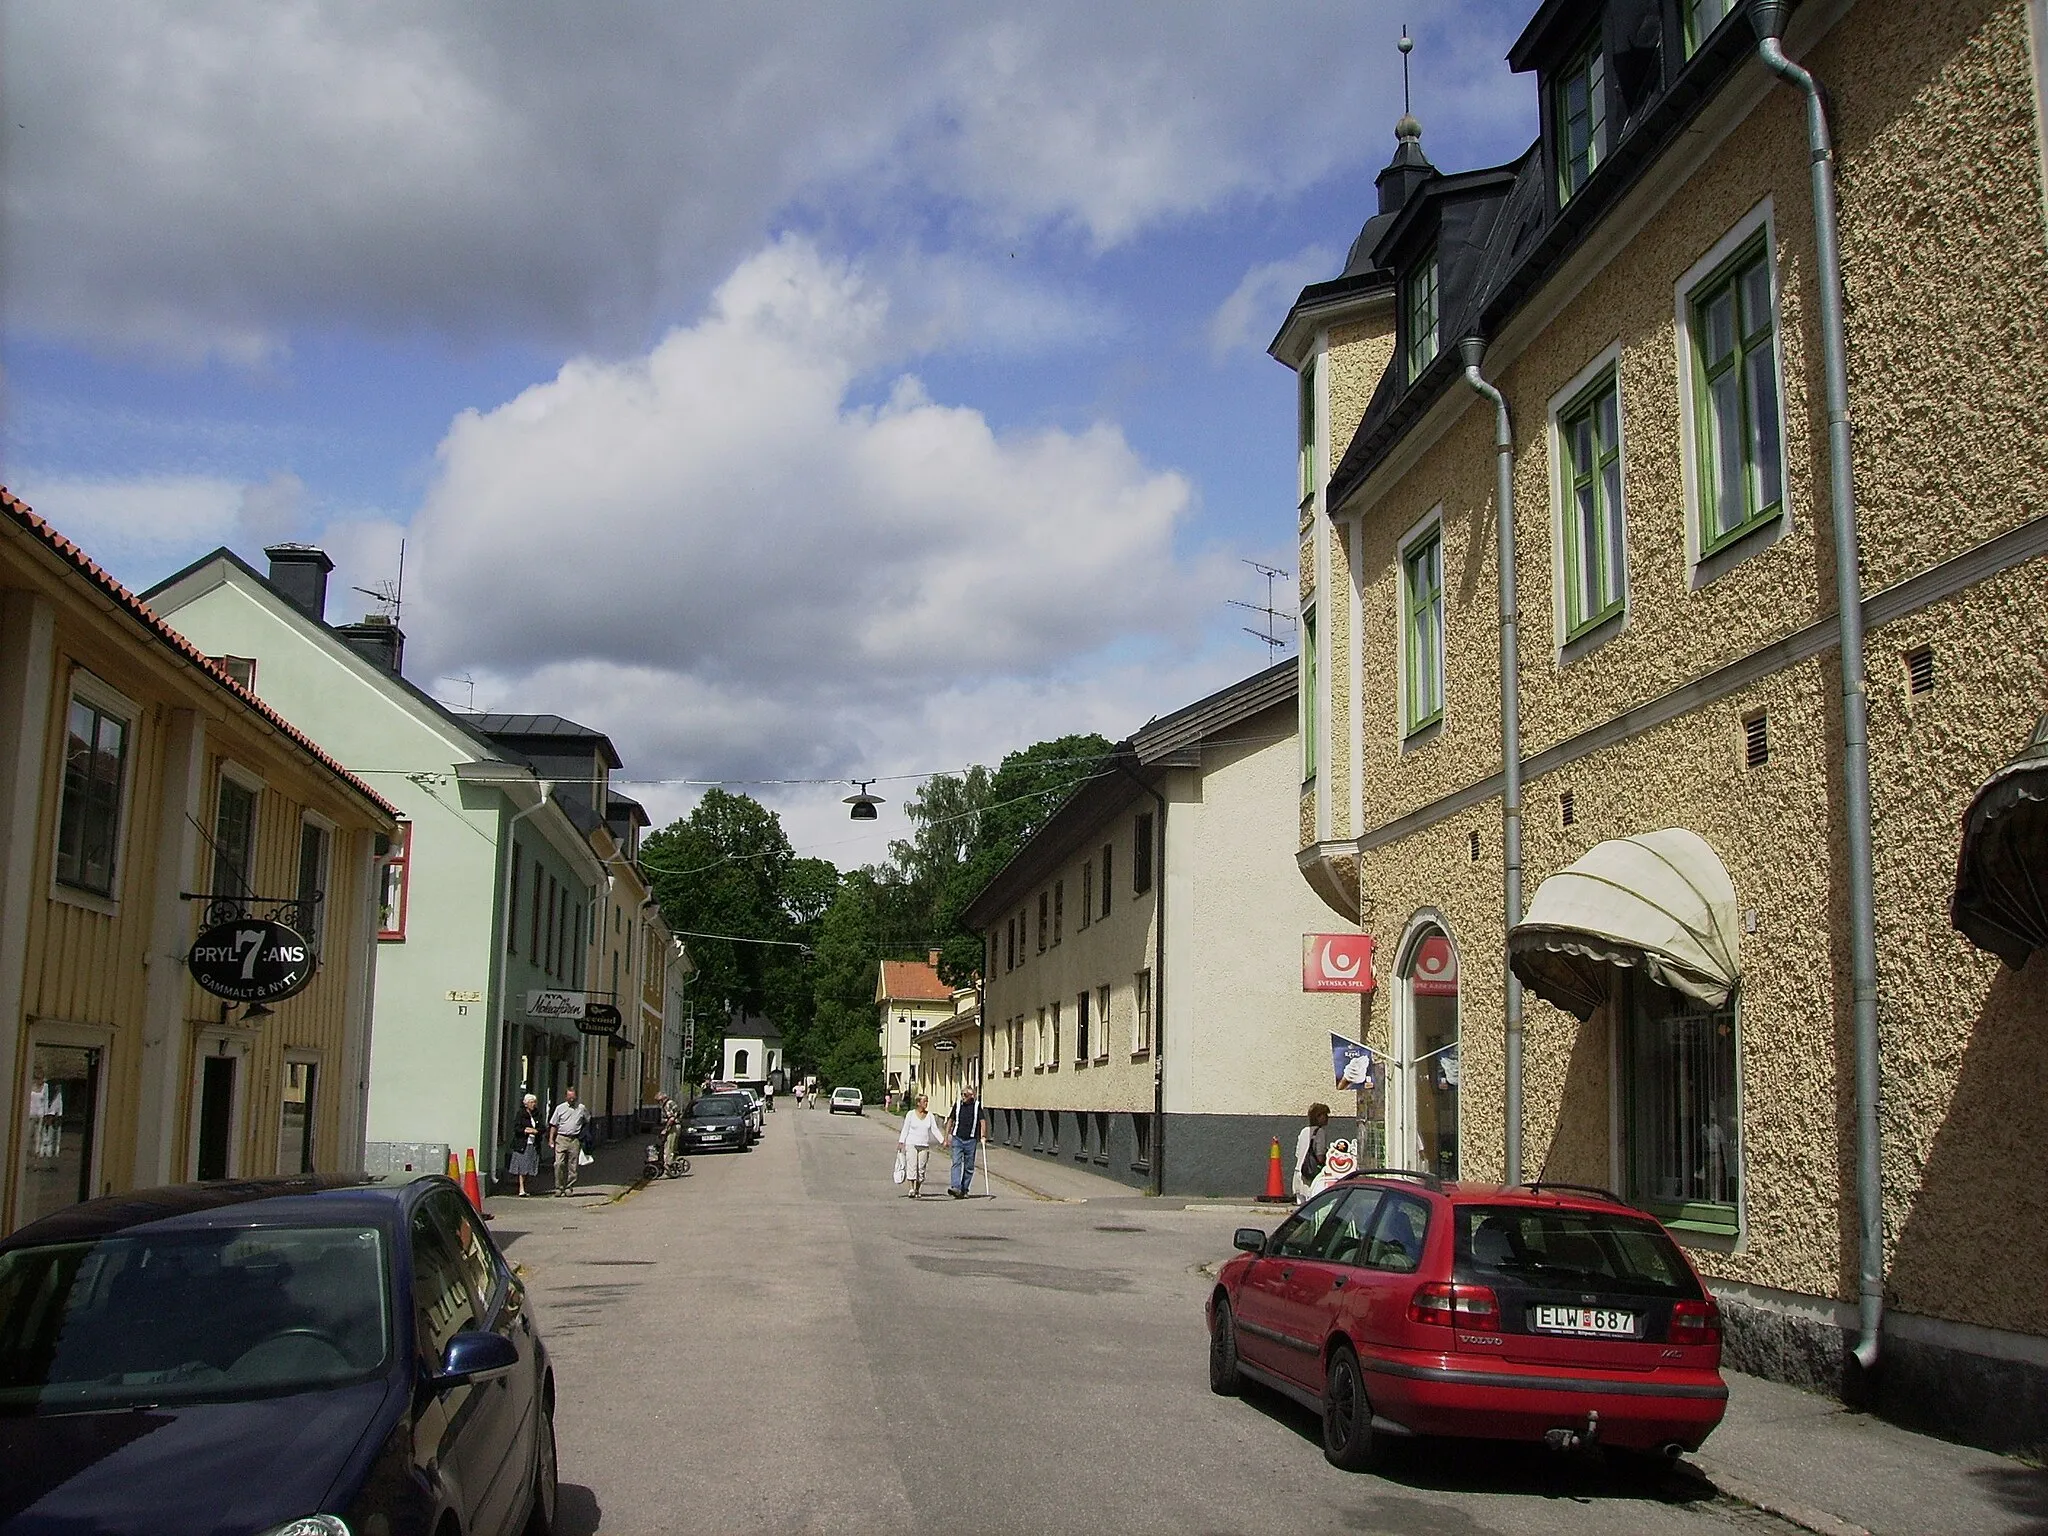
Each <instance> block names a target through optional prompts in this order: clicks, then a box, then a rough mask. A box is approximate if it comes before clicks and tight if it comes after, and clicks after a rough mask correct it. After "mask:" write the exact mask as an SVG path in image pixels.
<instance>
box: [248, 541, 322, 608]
mask: <svg viewBox="0 0 2048 1536" xmlns="http://www.w3.org/2000/svg"><path fill="white" fill-rule="evenodd" d="M263 553H264V554H266V555H268V556H270V584H271V585H272V586H273V587H275V588H277V590H278V591H279V593H281V594H282V595H283V597H284V599H285V601H286V602H288V603H290V604H291V605H292V606H293V607H294V608H296V609H298V610H299V612H301V613H303V614H304V615H306V617H307V618H309V619H311V620H312V621H313V622H314V623H316V624H325V623H326V622H327V573H328V572H329V571H331V570H333V569H334V562H333V561H332V560H330V559H328V558H327V554H326V552H325V551H324V550H319V549H315V548H314V547H313V546H312V545H311V544H272V545H271V546H270V547H269V548H267V549H265V550H264V551H263Z"/></svg>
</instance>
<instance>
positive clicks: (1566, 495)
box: [1545, 337, 1635, 667]
mask: <svg viewBox="0 0 2048 1536" xmlns="http://www.w3.org/2000/svg"><path fill="white" fill-rule="evenodd" d="M1602 374H1612V375H1613V376H1614V421H1615V426H1614V446H1615V451H1616V452H1617V453H1619V454H1620V455H1621V548H1620V549H1619V550H1617V551H1616V553H1615V558H1616V559H1618V560H1619V561H1620V562H1621V611H1620V612H1619V613H1617V614H1615V615H1614V616H1613V617H1611V618H1608V619H1605V620H1603V621H1602V622H1600V623H1599V624H1596V625H1594V626H1593V627H1592V628H1590V629H1588V630H1587V631H1586V633H1585V634H1583V635H1579V636H1577V637H1574V636H1573V635H1572V633H1571V622H1572V620H1571V602H1570V599H1569V597H1568V596H1567V594H1566V592H1565V583H1566V581H1567V579H1568V576H1569V573H1570V570H1571V561H1570V560H1569V558H1568V557H1567V553H1566V549H1565V541H1566V539H1568V538H1570V537H1571V513H1572V508H1571V486H1570V485H1568V484H1567V483H1566V481H1565V464H1566V462H1567V460H1568V459H1569V458H1570V454H1569V452H1568V451H1567V448H1566V444H1565V440H1564V414H1565V410H1566V408H1567V407H1569V406H1572V405H1575V404H1577V403H1578V400H1579V397H1580V396H1581V395H1583V394H1585V393H1586V391H1587V390H1589V389H1591V388H1592V387H1593V385H1594V384H1595V383H1596V382H1597V381H1598V380H1599V378H1600V376H1601V375H1602ZM1627 406H1628V401H1627V399H1626V397H1625V395H1624V394H1623V391H1622V386H1621V339H1620V338H1619V337H1616V338H1615V339H1614V340H1613V341H1611V342H1609V343H1608V344H1607V346H1606V347H1605V348H1604V349H1603V350H1602V351H1601V352H1600V354H1599V355H1598V356H1597V357H1595V358H1594V359H1593V360H1592V361H1591V362H1590V363H1588V364H1586V366H1585V367H1583V368H1581V369H1580V370H1579V371H1578V372H1577V373H1575V374H1574V375H1572V377H1571V380H1570V381H1569V382H1568V383H1567V384H1566V385H1565V386H1564V388H1562V389H1560V390H1559V391H1558V392H1557V393H1556V394H1554V395H1552V396H1551V397H1550V403H1549V405H1548V406H1547V407H1546V408H1545V416H1546V418H1547V420H1548V428H1547V430H1548V433H1549V437H1548V443H1549V449H1550V598H1551V601H1550V610H1551V634H1552V637H1553V644H1552V651H1553V653H1554V659H1555V660H1556V663H1557V665H1558V666H1560V667H1562V666H1563V665H1565V664H1566V663H1567V662H1568V661H1571V660H1574V659H1576V658H1577V657H1578V656H1581V655H1583V654H1584V653H1585V652H1586V651H1587V650H1590V649H1596V648H1598V647H1599V646H1601V645H1604V644H1606V643H1607V642H1608V641H1609V640H1611V639H1613V638H1614V637H1615V636H1616V635H1618V634H1620V633H1621V632H1622V631H1623V630H1625V629H1627V628H1628V626H1629V621H1630V618H1631V616H1632V614H1633V612H1634V607H1635V605H1634V604H1633V603H1631V602H1630V601H1629V596H1630V594H1629V585H1628V552H1629V521H1628V411H1627Z"/></svg>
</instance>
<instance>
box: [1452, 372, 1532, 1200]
mask: <svg viewBox="0 0 2048 1536" xmlns="http://www.w3.org/2000/svg"><path fill="white" fill-rule="evenodd" d="M1458 356H1459V357H1460V358H1461V359H1463V361H1464V364H1465V382H1466V383H1467V384H1470V385H1471V386H1472V387H1473V388H1474V389H1475V390H1477V391H1478V392H1479V393H1480V394H1482V395H1484V396H1485V397H1486V398H1487V399H1488V400H1491V401H1492V402H1493V447H1494V488H1493V501H1494V506H1495V508H1496V509H1497V510H1498V512H1499V517H1500V557H1499V558H1500V762H1501V809H1500V814H1501V846H1502V852H1503V855H1504V858H1503V863H1504V865H1505V868H1504V871H1503V875H1502V879H1503V904H1504V907H1505V912H1504V915H1505V917H1506V923H1507V926H1506V928H1505V929H1504V930H1503V932H1504V933H1512V932H1513V931H1514V928H1515V924H1517V923H1519V922H1520V921H1521V920H1522V702H1521V675H1522V674H1521V661H1520V659H1519V651H1518V646H1517V643H1516V624H1517V609H1516V605H1515V429H1514V423H1513V422H1512V421H1510V420H1509V419H1508V402H1507V400H1506V398H1505V397H1504V396H1503V395H1502V394H1501V392H1500V391H1499V390H1498V389H1495V388H1494V387H1493V385H1491V384H1489V383H1488V382H1487V381H1486V380H1485V378H1483V377H1482V376H1481V375H1480V372H1479V364H1480V361H1481V360H1482V359H1483V358H1484V357H1485V356H1486V343H1485V341H1484V340H1482V339H1481V338H1480V337H1477V336H1467V337H1466V338H1465V339H1464V340H1463V341H1461V342H1459V343H1458ZM1501 952H1502V954H1503V955H1505V954H1506V952H1507V951H1506V945H1505V940H1503V945H1502V951H1501ZM1506 969H1507V1080H1508V1088H1507V1182H1508V1183H1509V1184H1519V1183H1521V1182H1522V983H1521V981H1520V979H1519V978H1518V977H1517V976H1516V975H1515V971H1514V967H1513V966H1508V967H1506Z"/></svg>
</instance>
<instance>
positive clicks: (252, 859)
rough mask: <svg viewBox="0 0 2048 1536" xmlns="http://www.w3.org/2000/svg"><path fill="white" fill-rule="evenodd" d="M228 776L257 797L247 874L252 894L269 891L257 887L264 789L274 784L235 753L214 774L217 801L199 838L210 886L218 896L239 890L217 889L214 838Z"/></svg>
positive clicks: (295, 860) (251, 821)
mask: <svg viewBox="0 0 2048 1536" xmlns="http://www.w3.org/2000/svg"><path fill="white" fill-rule="evenodd" d="M228 780H233V781H234V782H235V783H236V784H238V785H240V786H241V787H242V788H243V789H246V790H248V791H249V793H250V794H252V795H254V796H255V797H256V803H255V805H254V807H252V809H251V810H250V813H249V869H248V872H247V873H246V874H245V875H244V877H243V878H244V879H246V880H247V881H248V882H249V890H250V892H251V893H252V894H256V895H263V894H267V893H265V892H260V891H257V890H256V867H257V865H258V864H259V863H261V862H262V858H261V855H262V847H263V792H264V791H265V790H266V789H268V788H269V787H270V786H269V785H268V784H266V783H265V782H264V780H263V775H262V774H260V773H258V772H257V771H256V770H255V769H253V768H245V767H243V766H242V765H241V764H240V763H238V762H236V761H235V760H234V759H233V758H231V757H223V758H221V760H220V771H219V772H218V773H216V774H215V775H214V780H213V803H212V805H211V806H209V807H208V811H209V812H210V814H209V815H208V816H207V818H206V836H205V837H203V838H201V839H200V840H199V852H200V862H201V864H202V865H203V866H204V867H205V869H206V881H207V885H206V888H207V890H208V891H210V892H212V894H214V895H215V896H230V895H233V894H235V893H233V892H229V891H215V890H214V889H213V869H214V864H215V862H216V861H217V858H218V855H217V853H216V850H215V848H214V839H215V837H217V836H218V835H219V833H220V791H221V785H222V784H223V783H225V782H226V781H228ZM292 862H293V866H294V869H296V867H297V863H298V851H297V850H296V849H294V850H293V858H292ZM294 894H296V893H294Z"/></svg>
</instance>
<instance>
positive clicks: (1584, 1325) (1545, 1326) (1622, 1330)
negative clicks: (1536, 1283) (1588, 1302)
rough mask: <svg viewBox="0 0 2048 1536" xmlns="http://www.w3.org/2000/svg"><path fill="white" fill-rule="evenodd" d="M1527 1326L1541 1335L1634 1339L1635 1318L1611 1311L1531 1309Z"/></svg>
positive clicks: (1625, 1313) (1600, 1308) (1598, 1308)
mask: <svg viewBox="0 0 2048 1536" xmlns="http://www.w3.org/2000/svg"><path fill="white" fill-rule="evenodd" d="M1529 1320H1530V1324H1531V1326H1533V1327H1534V1328H1536V1329H1537V1330H1539V1331H1540V1332H1543V1333H1592V1334H1599V1335H1601V1336H1603V1337H1609V1338H1623V1339H1628V1338H1634V1337H1635V1332H1636V1315H1635V1313H1633V1312H1617V1311H1615V1310H1614V1309H1613V1308H1611V1307H1531V1308H1530V1309H1529Z"/></svg>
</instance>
